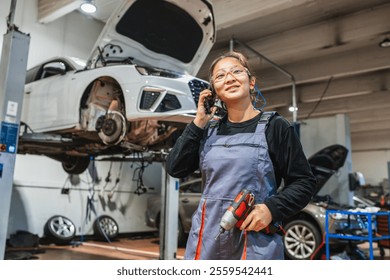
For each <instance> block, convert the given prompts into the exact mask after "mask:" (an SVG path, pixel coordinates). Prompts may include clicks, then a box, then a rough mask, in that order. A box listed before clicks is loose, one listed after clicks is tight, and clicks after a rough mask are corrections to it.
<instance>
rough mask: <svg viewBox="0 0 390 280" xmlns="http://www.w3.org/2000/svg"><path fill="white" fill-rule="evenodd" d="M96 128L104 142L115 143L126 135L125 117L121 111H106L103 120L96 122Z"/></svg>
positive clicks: (107, 143)
mask: <svg viewBox="0 0 390 280" xmlns="http://www.w3.org/2000/svg"><path fill="white" fill-rule="evenodd" d="M96 130H97V131H98V135H99V137H100V139H102V141H103V143H104V144H106V145H116V144H118V143H119V142H121V141H122V140H123V139H124V137H125V135H126V119H125V117H124V116H123V115H122V114H121V113H119V112H116V111H112V112H110V113H107V114H106V115H105V116H104V119H103V120H102V119H99V120H98V121H97V122H96Z"/></svg>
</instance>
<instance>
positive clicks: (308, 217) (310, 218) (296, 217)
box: [284, 212, 322, 233]
mask: <svg viewBox="0 0 390 280" xmlns="http://www.w3.org/2000/svg"><path fill="white" fill-rule="evenodd" d="M294 220H305V221H308V222H310V223H311V224H312V225H314V226H315V227H316V228H317V229H318V231H319V232H321V233H322V229H321V226H320V225H319V224H318V221H317V220H316V219H315V218H314V217H313V216H311V215H309V214H308V213H305V212H299V213H297V214H295V215H294V216H291V217H289V218H288V219H286V220H285V221H284V224H285V225H286V224H288V223H289V222H292V221H294Z"/></svg>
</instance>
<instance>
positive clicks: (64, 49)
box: [0, 0, 103, 68]
mask: <svg viewBox="0 0 390 280" xmlns="http://www.w3.org/2000/svg"><path fill="white" fill-rule="evenodd" d="M10 5H11V1H10V0H1V8H0V33H1V38H0V43H1V46H2V45H3V35H4V34H5V33H6V32H7V24H6V22H7V17H8V14H9V11H10ZM37 7H38V0H18V1H17V5H16V12H15V16H14V24H15V25H16V26H17V27H18V28H19V30H20V31H21V32H23V33H26V34H29V35H30V37H31V39H30V51H29V57H28V65H27V67H28V68H29V67H32V66H34V65H36V64H38V63H39V62H41V61H42V60H45V59H48V58H51V57H53V56H64V55H69V56H76V57H79V58H82V59H87V58H88V56H89V53H90V51H91V49H92V47H93V45H94V43H95V41H96V39H97V38H98V36H99V34H100V31H101V30H102V28H103V24H102V23H101V22H98V21H96V20H93V19H92V18H89V17H88V16H86V15H84V14H82V13H79V12H72V13H70V14H68V15H66V16H64V17H61V18H59V19H57V20H55V21H53V22H50V23H48V24H41V23H39V22H38V9H37ZM0 53H1V50H0Z"/></svg>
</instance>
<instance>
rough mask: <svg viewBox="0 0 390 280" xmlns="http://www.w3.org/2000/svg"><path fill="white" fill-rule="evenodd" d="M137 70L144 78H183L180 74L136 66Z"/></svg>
mask: <svg viewBox="0 0 390 280" xmlns="http://www.w3.org/2000/svg"><path fill="white" fill-rule="evenodd" d="M135 69H137V71H138V73H140V74H141V75H143V76H157V77H164V78H171V79H178V78H180V77H182V76H183V75H181V74H179V73H176V72H173V71H168V70H163V69H159V68H151V67H145V66H135Z"/></svg>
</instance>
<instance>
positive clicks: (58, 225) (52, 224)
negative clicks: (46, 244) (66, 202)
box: [44, 215, 76, 245]
mask: <svg viewBox="0 0 390 280" xmlns="http://www.w3.org/2000/svg"><path fill="white" fill-rule="evenodd" d="M44 232H45V237H46V238H47V239H48V240H49V241H52V242H54V243H55V244H57V245H66V244H69V243H70V242H71V241H72V240H73V238H74V237H75V236H76V227H75V225H74V224H73V222H72V221H71V220H69V219H68V218H66V217H64V216H60V215H57V216H53V217H51V218H50V219H49V220H47V222H46V224H45V228H44Z"/></svg>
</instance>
